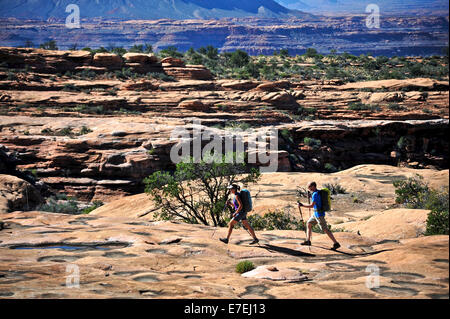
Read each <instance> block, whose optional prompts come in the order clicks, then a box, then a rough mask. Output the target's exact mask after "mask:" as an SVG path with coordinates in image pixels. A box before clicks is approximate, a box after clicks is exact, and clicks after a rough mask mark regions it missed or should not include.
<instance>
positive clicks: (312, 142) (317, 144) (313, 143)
mask: <svg viewBox="0 0 450 319" xmlns="http://www.w3.org/2000/svg"><path fill="white" fill-rule="evenodd" d="M303 143H305V144H306V145H308V146H311V147H312V148H314V149H318V148H319V147H320V146H321V145H322V141H321V140H319V139H315V138H312V137H305V138H304V139H303Z"/></svg>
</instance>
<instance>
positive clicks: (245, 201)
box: [240, 189, 253, 213]
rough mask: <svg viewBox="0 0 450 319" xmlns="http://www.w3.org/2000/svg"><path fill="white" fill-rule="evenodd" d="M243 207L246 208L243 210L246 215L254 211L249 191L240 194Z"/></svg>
mask: <svg viewBox="0 0 450 319" xmlns="http://www.w3.org/2000/svg"><path fill="white" fill-rule="evenodd" d="M240 196H241V201H242V206H244V208H243V210H244V212H245V213H248V212H251V211H252V209H253V203H252V195H250V191H249V190H248V189H243V190H241V192H240Z"/></svg>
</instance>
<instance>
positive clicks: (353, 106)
mask: <svg viewBox="0 0 450 319" xmlns="http://www.w3.org/2000/svg"><path fill="white" fill-rule="evenodd" d="M348 109H349V110H352V111H372V112H377V111H379V110H380V108H379V107H378V106H376V105H371V104H364V103H361V102H353V103H350V104H349V105H348Z"/></svg>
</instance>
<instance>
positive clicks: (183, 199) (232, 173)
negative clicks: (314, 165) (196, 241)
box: [144, 153, 260, 226]
mask: <svg viewBox="0 0 450 319" xmlns="http://www.w3.org/2000/svg"><path fill="white" fill-rule="evenodd" d="M237 157H238V154H236V153H228V154H227V155H223V156H220V157H219V160H217V158H216V160H215V161H213V160H212V159H213V158H211V157H206V158H205V157H204V158H203V159H202V160H201V161H200V162H197V163H196V162H195V161H194V159H193V158H185V159H184V160H183V161H182V162H180V163H178V164H177V165H176V169H175V172H173V173H169V172H164V171H158V172H155V173H153V174H152V175H150V176H149V177H147V178H146V179H144V184H145V185H146V188H145V191H146V193H147V194H148V195H149V196H150V198H151V200H152V201H153V202H154V203H155V204H156V205H157V206H158V207H159V208H160V210H159V211H158V212H157V213H155V217H157V218H160V219H163V220H173V219H180V220H182V221H184V222H187V223H194V224H198V223H202V224H204V225H214V226H225V225H226V224H227V220H228V219H229V214H228V213H227V212H226V211H225V209H224V208H225V202H226V199H227V197H228V191H227V188H226V187H227V186H228V185H230V184H233V183H242V184H244V185H247V184H249V183H256V182H257V181H258V180H259V178H260V172H259V170H257V169H254V168H252V169H248V168H247V166H246V165H245V164H244V163H242V164H237V163H236V159H237ZM213 185H214V186H213Z"/></svg>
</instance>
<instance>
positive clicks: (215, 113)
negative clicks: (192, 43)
mask: <svg viewBox="0 0 450 319" xmlns="http://www.w3.org/2000/svg"><path fill="white" fill-rule="evenodd" d="M0 55H1V56H2V58H3V59H4V61H6V62H7V63H8V65H9V64H11V67H13V66H15V67H17V68H23V67H27V68H28V70H29V71H28V72H18V73H15V78H11V77H10V74H9V73H8V72H6V71H4V72H0V107H1V110H2V115H0V129H1V136H0V144H3V145H4V146H5V147H7V148H8V154H9V155H10V156H13V157H15V158H16V159H17V160H16V163H15V164H14V165H17V170H15V171H17V172H20V171H23V172H25V171H28V172H35V174H37V175H38V177H39V178H40V180H41V181H42V182H44V183H45V184H46V185H49V186H51V188H53V189H54V190H56V191H61V192H64V193H67V194H69V195H71V196H75V197H77V198H79V199H81V200H84V201H91V200H93V199H101V200H109V199H111V198H117V197H120V196H123V195H129V194H135V193H137V192H141V191H142V190H143V185H142V179H143V178H145V177H146V176H148V175H149V174H151V173H153V172H155V171H158V170H169V171H170V170H173V169H174V163H173V162H172V161H171V159H170V150H171V148H172V147H173V145H175V144H176V143H177V139H173V140H171V139H170V137H171V135H172V133H173V132H174V130H175V129H177V128H180V127H181V128H189V127H192V125H194V124H195V123H193V120H194V119H196V120H197V121H199V123H198V125H200V126H201V127H202V128H203V129H204V130H205V131H209V132H213V133H215V134H217V135H219V136H222V137H224V136H227V135H229V134H231V133H232V132H233V129H236V128H238V129H244V130H248V129H255V130H257V131H258V130H259V131H262V130H267V129H276V130H278V136H279V144H278V149H276V150H273V154H274V156H276V157H277V158H278V171H310V172H311V171H321V172H326V171H332V170H335V169H346V168H349V167H351V166H354V165H358V164H366V163H378V164H389V165H406V166H411V167H417V168H424V167H430V168H431V167H434V168H438V169H442V168H448V164H447V163H448V142H447V139H446V138H445V136H446V134H447V133H448V81H437V80H434V79H426V78H417V79H408V80H381V81H369V82H356V83H345V82H343V81H342V80H338V79H336V80H326V81H325V80H319V81H304V80H296V81H295V80H289V81H288V80H283V81H254V80H227V79H221V80H217V79H213V78H212V76H211V73H210V72H209V70H207V69H206V68H204V67H202V66H189V65H185V64H184V62H183V61H181V60H179V59H175V58H166V59H163V60H161V61H160V60H158V59H157V58H156V57H155V56H153V55H149V54H134V53H128V54H126V55H124V57H123V58H121V57H119V56H117V55H113V54H97V55H91V54H90V53H88V52H85V51H62V52H61V51H46V50H39V49H17V48H0ZM124 65H126V66H127V67H133V68H134V70H135V72H136V73H137V74H139V72H138V70H144V71H148V70H149V68H153V67H155V68H156V67H157V68H159V70H160V71H161V74H164V73H165V74H166V75H167V74H170V75H172V76H173V78H174V80H172V81H169V82H165V81H163V80H160V79H150V78H148V77H141V78H140V79H134V80H133V79H120V78H115V79H108V78H106V77H103V78H102V74H105V72H106V73H108V72H112V71H114V70H115V69H117V68H120V67H123V66H124ZM80 68H83V69H90V70H95V71H96V72H97V73H96V74H97V75H98V76H96V77H93V78H92V79H85V80H83V79H79V78H75V77H74V76H72V75H71V74H70V73H69V74H68V75H61V74H59V75H58V74H57V73H62V72H63V71H64V70H69V71H70V70H77V69H78V70H79V69H80ZM144 71H143V72H144ZM352 103H362V105H363V106H370V108H368V109H367V108H360V109H358V108H356V109H355V108H352V107H350V105H352ZM392 104H394V106H395V108H393V107H392ZM425 110H426V112H425ZM195 125H197V124H195ZM204 143H207V142H206V141H205V142H204ZM9 155H8V156H9ZM5 163H6V162H5ZM2 165H3V164H2ZM5 165H9V164H4V166H5ZM5 167H6V166H5ZM14 169H15V168H14ZM6 174H10V173H6ZM21 174H25V173H21ZM12 175H14V174H12ZM16 175H17V174H16ZM17 176H19V175H17ZM27 176H29V177H30V178H32V176H31V173H28V175H27ZM19 177H20V176H19ZM30 181H31V180H30ZM31 182H32V181H31Z"/></svg>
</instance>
